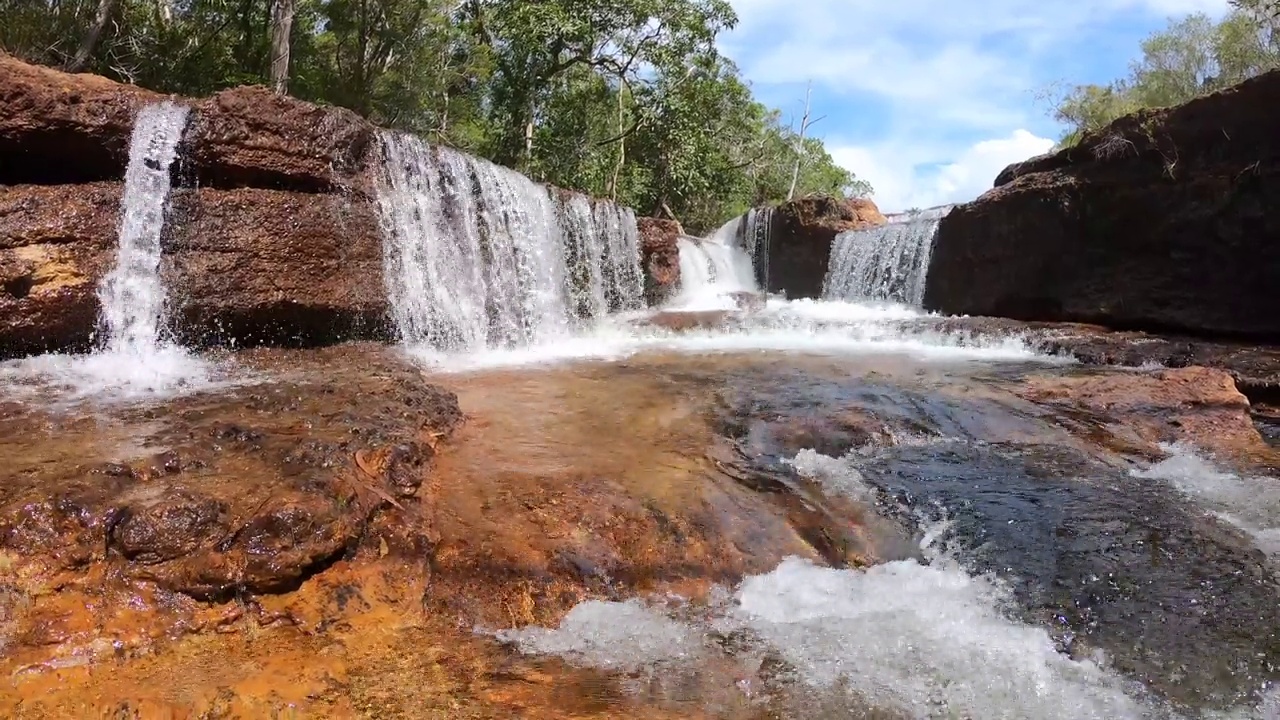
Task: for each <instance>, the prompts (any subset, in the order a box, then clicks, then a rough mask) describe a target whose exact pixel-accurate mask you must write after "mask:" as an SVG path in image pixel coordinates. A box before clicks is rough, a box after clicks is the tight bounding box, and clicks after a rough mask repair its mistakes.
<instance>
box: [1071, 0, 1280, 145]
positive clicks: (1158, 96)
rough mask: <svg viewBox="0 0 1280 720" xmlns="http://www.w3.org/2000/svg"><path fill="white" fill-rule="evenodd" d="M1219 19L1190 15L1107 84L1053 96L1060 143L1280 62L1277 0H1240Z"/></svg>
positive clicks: (1147, 45)
mask: <svg viewBox="0 0 1280 720" xmlns="http://www.w3.org/2000/svg"><path fill="white" fill-rule="evenodd" d="M1233 4H1234V5H1235V6H1236V8H1237V9H1236V10H1234V11H1232V12H1231V13H1229V14H1228V15H1227V16H1226V17H1225V18H1223V20H1222V21H1220V22H1216V23H1215V22H1214V21H1213V20H1212V19H1210V18H1209V17H1208V16H1207V15H1204V14H1195V15H1189V16H1187V17H1185V18H1183V19H1181V20H1174V21H1170V23H1169V26H1168V27H1167V28H1166V29H1164V30H1163V31H1160V32H1158V33H1155V34H1154V35H1152V36H1151V37H1149V38H1147V39H1146V40H1144V41H1143V43H1142V57H1141V58H1140V59H1138V60H1136V61H1134V62H1133V63H1132V64H1131V65H1130V67H1129V75H1128V77H1125V78H1123V79H1120V80H1117V81H1115V82H1113V83H1111V84H1110V85H1106V86H1100V85H1077V86H1075V87H1072V88H1070V89H1069V90H1068V91H1066V92H1065V93H1062V94H1061V95H1060V96H1058V97H1057V98H1055V99H1054V102H1053V110H1052V112H1053V117H1054V119H1056V120H1058V121H1059V122H1061V123H1062V124H1064V125H1066V126H1067V131H1066V133H1065V134H1064V136H1063V138H1062V139H1061V141H1060V145H1062V146H1069V145H1073V144H1075V143H1076V142H1078V141H1079V139H1080V137H1081V136H1082V135H1083V134H1084V133H1086V132H1090V131H1095V130H1099V129H1101V128H1103V127H1106V126H1107V125H1109V124H1110V123H1111V122H1112V121H1114V120H1116V119H1117V118H1119V117H1121V116H1122V115H1127V114H1129V113H1132V112H1134V111H1136V110H1140V109H1143V108H1156V107H1167V106H1170V105H1176V104H1179V103H1183V102H1186V101H1188V100H1191V99H1193V98H1195V97H1197V96H1199V95H1202V94H1205V93H1209V92H1213V91H1215V90H1221V89H1222V88H1225V87H1228V86H1230V85H1234V84H1236V83H1238V82H1241V81H1243V80H1247V79H1249V78H1251V77H1254V76H1256V75H1258V74H1260V73H1263V72H1266V71H1268V70H1271V69H1274V68H1277V67H1280V33H1277V32H1276V28H1277V26H1278V25H1280V12H1272V13H1271V14H1267V12H1268V11H1267V8H1268V7H1271V8H1274V7H1275V6H1276V5H1277V4H1276V2H1275V0H1238V1H1237V2H1235V3H1233Z"/></svg>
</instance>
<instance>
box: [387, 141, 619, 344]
mask: <svg viewBox="0 0 1280 720" xmlns="http://www.w3.org/2000/svg"><path fill="white" fill-rule="evenodd" d="M381 144H382V150H383V154H384V163H383V177H382V183H381V185H380V188H379V193H378V206H379V210H380V216H381V221H382V232H383V237H384V266H385V276H386V283H387V292H388V295H389V296H390V301H391V306H392V309H393V310H392V311H393V315H394V319H395V322H396V326H397V328H398V330H399V333H400V336H401V339H402V340H403V341H404V342H405V343H406V344H407V345H409V346H411V347H413V346H416V347H418V348H420V349H423V350H424V351H425V352H427V353H428V354H430V355H432V356H437V355H439V354H441V353H443V354H470V353H479V352H483V351H486V350H493V349H498V348H508V349H510V348H522V347H532V346H538V345H541V344H548V343H552V342H555V341H558V340H559V339H561V338H565V337H570V336H571V335H572V334H573V331H575V330H576V329H578V328H579V327H582V326H584V325H587V324H589V321H591V320H593V319H595V318H599V317H602V316H603V315H605V314H606V313H608V312H610V311H615V310H633V309H636V308H638V307H639V303H640V298H641V295H642V279H641V275H640V267H639V248H638V245H639V233H638V232H637V230H636V227H635V217H634V215H632V213H631V212H630V211H629V210H623V209H620V208H616V207H613V206H611V205H608V204H606V203H601V202H598V201H597V202H596V203H594V204H593V203H591V202H589V201H586V200H585V199H582V198H570V199H568V200H566V201H564V202H563V203H562V201H561V200H560V199H558V198H557V197H556V196H555V195H554V194H553V191H551V190H550V189H549V188H547V187H546V186H543V185H539V184H537V183H535V182H533V181H532V180H530V179H528V178H526V177H525V176H523V175H521V174H519V173H517V172H515V171H513V170H509V169H507V168H504V167H500V166H498V165H494V164H493V163H490V162H487V161H485V160H481V159H479V158H475V157H472V156H470V155H466V154H464V153H460V152H457V151H454V150H451V149H448V148H444V147H432V146H428V145H427V144H426V143H424V142H422V141H421V140H419V139H417V138H415V137H412V136H409V135H402V134H396V133H390V132H387V133H383V134H382V136H381Z"/></svg>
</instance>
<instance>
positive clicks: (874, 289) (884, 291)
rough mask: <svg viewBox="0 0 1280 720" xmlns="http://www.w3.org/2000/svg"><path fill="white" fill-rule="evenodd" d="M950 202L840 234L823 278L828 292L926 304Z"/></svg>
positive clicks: (826, 294) (852, 297)
mask: <svg viewBox="0 0 1280 720" xmlns="http://www.w3.org/2000/svg"><path fill="white" fill-rule="evenodd" d="M951 207H952V206H950V205H945V206H942V207H936V208H929V209H928V210H919V211H915V212H911V213H904V214H902V215H897V216H893V217H891V218H890V219H889V222H888V223H887V224H885V225H881V226H879V227H875V228H871V229H868V230H851V231H848V232H843V233H840V234H839V235H837V236H836V239H835V241H834V242H833V243H832V249H831V261H830V264H829V265H828V268H827V277H826V279H825V281H824V282H823V293H822V294H823V297H824V298H825V299H827V300H890V301H896V302H901V303H906V304H908V305H912V306H919V305H921V304H922V303H923V302H924V283H925V276H926V275H927V274H928V272H929V257H930V255H931V254H932V253H933V237H934V235H935V234H936V233H937V231H938V223H939V222H941V221H942V218H943V217H945V216H946V214H947V213H948V212H950V211H951Z"/></svg>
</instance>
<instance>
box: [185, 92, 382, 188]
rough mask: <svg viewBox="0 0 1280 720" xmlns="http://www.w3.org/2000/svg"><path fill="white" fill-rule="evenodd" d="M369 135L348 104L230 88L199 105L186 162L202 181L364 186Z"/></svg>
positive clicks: (225, 185)
mask: <svg viewBox="0 0 1280 720" xmlns="http://www.w3.org/2000/svg"><path fill="white" fill-rule="evenodd" d="M373 135H374V128H373V126H372V125H370V124H369V123H368V122H367V121H365V120H364V119H363V118H361V117H360V116H359V115H357V114H355V113H354V112H352V111H350V110H347V109H345V108H338V107H326V106H320V105H313V104H311V103H306V102H302V101H299V100H294V99H293V98H290V97H287V96H282V95H277V94H276V93H273V92H271V90H269V89H268V88H265V87H240V88H232V89H230V90H224V91H222V92H220V93H218V94H216V95H214V96H213V97H210V98H208V99H207V100H203V101H201V102H199V103H198V104H197V105H196V108H195V116H194V118H193V119H192V127H191V129H190V131H189V142H190V146H191V157H190V160H191V162H192V164H193V166H194V167H193V170H194V172H195V175H196V178H197V180H198V182H199V184H200V185H201V186H214V187H220V188H234V187H257V188H275V189H281V190H296V191H302V192H330V191H334V190H343V189H354V190H360V191H363V190H367V189H368V187H367V184H366V183H362V182H358V181H357V177H356V176H357V174H358V173H359V172H360V170H361V169H362V168H363V164H364V162H365V160H366V158H367V157H368V154H369V150H370V146H371V145H372V143H373Z"/></svg>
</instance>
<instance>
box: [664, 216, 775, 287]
mask: <svg viewBox="0 0 1280 720" xmlns="http://www.w3.org/2000/svg"><path fill="white" fill-rule="evenodd" d="M747 226H748V220H747V218H746V216H740V217H737V218H734V219H733V220H730V221H729V222H727V223H725V224H724V225H723V226H721V227H720V229H718V230H716V231H715V232H714V233H712V234H711V235H710V236H708V237H707V238H705V239H701V240H699V239H697V238H691V237H681V238H679V239H678V240H677V244H678V246H679V248H680V292H679V293H678V294H677V295H676V297H675V299H674V300H673V301H672V305H673V306H674V307H677V308H679V309H681V310H724V309H732V308H734V307H736V306H737V305H736V302H735V301H734V299H733V297H732V294H734V293H744V292H745V293H754V292H756V291H757V285H756V277H755V269H754V268H753V267H752V263H751V255H749V254H748V253H747V251H746V250H745V249H743V248H742V246H741V245H740V244H739V242H740V241H741V240H742V239H743V235H744V232H746V228H747Z"/></svg>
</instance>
